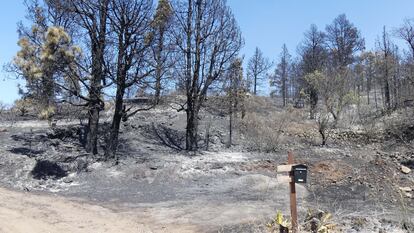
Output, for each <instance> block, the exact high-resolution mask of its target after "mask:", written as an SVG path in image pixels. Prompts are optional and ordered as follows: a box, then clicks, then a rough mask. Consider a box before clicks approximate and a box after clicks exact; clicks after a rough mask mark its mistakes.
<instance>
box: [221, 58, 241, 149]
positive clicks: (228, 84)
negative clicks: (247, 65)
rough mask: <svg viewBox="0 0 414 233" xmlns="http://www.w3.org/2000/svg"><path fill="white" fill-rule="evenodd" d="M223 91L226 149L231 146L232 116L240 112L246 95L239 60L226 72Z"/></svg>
mask: <svg viewBox="0 0 414 233" xmlns="http://www.w3.org/2000/svg"><path fill="white" fill-rule="evenodd" d="M225 91H226V95H227V100H226V102H227V103H226V104H227V108H228V116H229V141H228V144H227V147H231V145H232V144H233V125H234V116H235V115H236V114H237V112H238V111H240V110H241V109H240V108H241V106H242V105H243V103H242V101H243V99H244V97H245V94H246V93H245V92H246V88H245V82H244V80H243V61H242V59H240V58H237V59H235V60H234V61H233V62H232V63H231V65H230V68H229V70H228V71H227V75H226V80H225Z"/></svg>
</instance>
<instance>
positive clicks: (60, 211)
mask: <svg viewBox="0 0 414 233" xmlns="http://www.w3.org/2000/svg"><path fill="white" fill-rule="evenodd" d="M144 221H145V220H143V219H142V218H138V217H137V215H135V216H134V214H133V213H132V212H130V213H127V212H114V211H112V210H110V209H107V208H103V207H101V206H97V205H91V204H85V203H81V202H75V201H72V200H66V199H65V198H62V197H56V196H43V195H35V194H31V193H21V192H15V191H9V190H5V189H1V188H0V233H20V232H21V233H38V232H39V233H40V232H41V233H46V232H51V233H52V232H53V233H55V232H71V233H72V232H73V233H78V232H88V233H89V232H97V233H101V232H117V233H118V232H125V233H129V232H131V233H132V232H134V233H147V232H148V233H150V232H191V231H189V230H188V229H185V228H181V229H180V228H178V226H171V227H167V226H160V225H158V224H154V223H150V222H149V221H147V222H146V223H143V222H144ZM149 226H153V227H149Z"/></svg>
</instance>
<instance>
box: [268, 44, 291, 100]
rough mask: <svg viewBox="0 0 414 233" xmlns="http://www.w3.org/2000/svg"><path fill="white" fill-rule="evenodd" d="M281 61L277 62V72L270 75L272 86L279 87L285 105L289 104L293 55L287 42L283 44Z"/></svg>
mask: <svg viewBox="0 0 414 233" xmlns="http://www.w3.org/2000/svg"><path fill="white" fill-rule="evenodd" d="M279 59H280V61H279V63H278V64H277V67H276V70H275V73H274V74H273V75H272V76H270V86H274V87H276V88H278V89H279V91H280V93H281V95H282V100H283V107H285V106H286V104H287V98H288V97H289V96H288V91H289V90H288V85H289V75H290V63H291V56H290V54H289V51H288V49H287V47H286V44H283V46H282V52H281V53H280V56H279Z"/></svg>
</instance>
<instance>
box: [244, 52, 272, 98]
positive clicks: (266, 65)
mask: <svg viewBox="0 0 414 233" xmlns="http://www.w3.org/2000/svg"><path fill="white" fill-rule="evenodd" d="M270 67H272V63H271V62H269V59H267V58H265V57H264V56H263V52H262V51H261V50H260V49H259V48H258V47H256V50H255V51H254V54H253V56H252V57H251V58H250V59H249V62H248V64H247V77H248V79H249V87H250V86H251V85H253V94H254V95H257V87H258V86H259V84H260V81H261V80H263V79H264V78H265V76H264V75H265V74H266V72H267V71H268V70H269V69H270Z"/></svg>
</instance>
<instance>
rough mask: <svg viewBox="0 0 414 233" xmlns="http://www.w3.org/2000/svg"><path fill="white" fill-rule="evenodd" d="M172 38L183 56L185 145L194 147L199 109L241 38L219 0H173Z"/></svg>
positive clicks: (227, 11) (227, 65)
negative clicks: (173, 23) (176, 0)
mask: <svg viewBox="0 0 414 233" xmlns="http://www.w3.org/2000/svg"><path fill="white" fill-rule="evenodd" d="M175 7H176V9H174V10H175V12H176V13H175V18H176V19H175V20H176V21H177V25H178V28H177V32H176V37H177V38H176V39H177V42H178V45H177V46H178V48H179V50H180V54H181V55H182V57H181V59H183V62H181V63H182V64H184V67H183V76H182V79H183V81H184V84H185V91H186V97H187V100H186V104H185V105H184V106H183V110H185V111H186V114H187V128H186V149H187V150H189V151H195V150H197V149H198V142H197V140H198V139H197V137H198V123H199V112H200V109H201V107H202V105H203V103H204V101H205V99H206V96H207V94H208V90H209V88H210V86H211V85H212V84H213V83H215V82H216V81H217V80H218V79H219V78H220V77H221V76H222V75H223V74H224V72H225V71H226V70H227V68H228V67H229V65H230V63H231V61H232V60H233V59H234V58H235V57H236V56H237V54H238V52H239V50H240V48H241V46H242V44H243V41H242V38H241V33H240V29H239V28H238V26H237V22H236V20H235V19H234V16H233V14H232V12H231V10H230V9H229V7H228V6H227V5H226V2H225V1H222V0H187V1H178V2H177V3H176V6H175Z"/></svg>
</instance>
